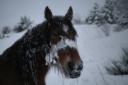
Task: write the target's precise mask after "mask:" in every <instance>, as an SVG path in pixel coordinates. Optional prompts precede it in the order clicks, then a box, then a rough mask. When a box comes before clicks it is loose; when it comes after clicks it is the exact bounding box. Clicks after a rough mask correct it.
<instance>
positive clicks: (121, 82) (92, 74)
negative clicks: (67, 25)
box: [0, 25, 128, 85]
mask: <svg viewBox="0 0 128 85" xmlns="http://www.w3.org/2000/svg"><path fill="white" fill-rule="evenodd" d="M75 28H76V30H77V32H78V39H77V42H78V48H79V52H80V55H81V58H82V60H83V61H84V69H83V72H82V75H81V76H80V77H79V78H78V79H65V78H63V77H62V76H61V74H60V73H58V72H57V71H56V70H55V69H54V68H52V69H51V70H50V71H49V73H48V75H47V77H46V85H128V76H113V75H110V74H108V73H107V72H106V70H105V66H109V65H111V61H112V60H118V59H120V55H121V49H122V48H125V47H128V38H127V37H128V30H125V31H122V32H115V33H112V34H111V35H110V36H108V37H106V36H104V34H103V33H102V31H101V30H99V29H98V28H97V29H96V26H88V25H77V26H75ZM24 33H25V32H22V33H18V34H16V33H15V34H14V33H12V34H11V35H10V37H9V38H4V39H0V54H1V53H2V52H3V51H4V50H5V49H6V48H8V47H9V46H11V45H12V44H13V43H14V42H15V41H16V40H17V39H19V38H20V37H21V36H22V35H23V34H24Z"/></svg>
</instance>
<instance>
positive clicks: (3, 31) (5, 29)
mask: <svg viewBox="0 0 128 85" xmlns="http://www.w3.org/2000/svg"><path fill="white" fill-rule="evenodd" d="M10 32H11V29H10V27H9V26H5V27H3V28H2V33H3V34H8V33H10Z"/></svg>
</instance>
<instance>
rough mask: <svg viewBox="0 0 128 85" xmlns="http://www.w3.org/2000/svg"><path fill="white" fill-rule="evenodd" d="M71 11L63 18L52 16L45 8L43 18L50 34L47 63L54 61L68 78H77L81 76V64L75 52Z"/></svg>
mask: <svg viewBox="0 0 128 85" xmlns="http://www.w3.org/2000/svg"><path fill="white" fill-rule="evenodd" d="M72 17H73V10H72V8H71V7H70V8H69V10H68V12H67V13H66V15H65V16H53V15H52V12H51V10H50V9H49V8H48V7H46V9H45V18H46V20H47V22H48V23H47V25H48V30H49V32H50V46H51V48H50V54H49V56H50V58H51V60H50V58H47V59H46V61H47V62H50V63H51V62H52V60H53V59H55V61H56V65H57V67H58V69H59V70H60V71H61V72H62V73H63V74H64V75H65V77H69V78H77V77H79V76H80V74H81V70H82V68H83V63H82V60H81V58H80V55H79V53H78V50H77V43H76V36H77V32H76V30H75V29H74V27H73V25H72V23H71V20H72Z"/></svg>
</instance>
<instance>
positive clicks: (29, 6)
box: [0, 0, 104, 28]
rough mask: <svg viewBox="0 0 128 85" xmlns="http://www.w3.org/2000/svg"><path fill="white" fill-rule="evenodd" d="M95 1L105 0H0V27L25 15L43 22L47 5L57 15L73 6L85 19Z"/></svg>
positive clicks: (13, 22) (37, 21) (35, 20)
mask: <svg viewBox="0 0 128 85" xmlns="http://www.w3.org/2000/svg"><path fill="white" fill-rule="evenodd" d="M95 2H97V3H99V4H102V3H103V2H104V0H0V28H1V27H3V26H6V25H7V26H11V27H13V26H14V25H16V23H17V22H18V21H19V19H20V17H21V16H24V15H26V16H29V17H30V19H31V20H33V21H34V23H36V24H37V23H39V22H42V21H43V20H44V8H45V7H46V6H49V8H50V9H51V10H52V12H53V14H56V15H64V14H65V13H66V12H67V10H68V7H69V6H72V7H73V10H74V13H75V14H77V15H80V16H81V17H82V18H83V19H84V18H85V17H86V16H87V14H88V13H89V10H90V9H91V8H92V6H93V4H94V3H95Z"/></svg>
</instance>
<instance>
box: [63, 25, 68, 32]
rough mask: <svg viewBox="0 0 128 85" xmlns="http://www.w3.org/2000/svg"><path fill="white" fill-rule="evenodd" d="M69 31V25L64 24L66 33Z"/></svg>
mask: <svg viewBox="0 0 128 85" xmlns="http://www.w3.org/2000/svg"><path fill="white" fill-rule="evenodd" d="M68 29H69V27H68V26H67V25H65V24H63V30H64V32H67V31H68Z"/></svg>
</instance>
